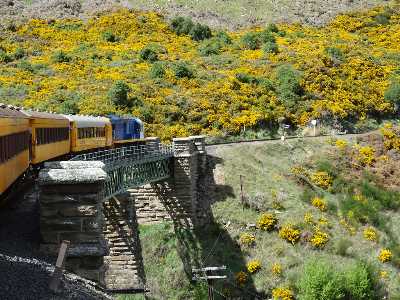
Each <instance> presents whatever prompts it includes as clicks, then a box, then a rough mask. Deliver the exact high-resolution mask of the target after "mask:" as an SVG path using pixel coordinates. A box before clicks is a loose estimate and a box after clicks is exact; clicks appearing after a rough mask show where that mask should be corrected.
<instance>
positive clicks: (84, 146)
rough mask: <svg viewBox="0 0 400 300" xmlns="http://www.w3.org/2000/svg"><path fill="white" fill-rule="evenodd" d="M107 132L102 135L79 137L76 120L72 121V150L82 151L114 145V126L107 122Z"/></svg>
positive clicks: (105, 127)
mask: <svg viewBox="0 0 400 300" xmlns="http://www.w3.org/2000/svg"><path fill="white" fill-rule="evenodd" d="M103 128H104V129H105V134H104V136H102V137H89V138H78V136H79V135H78V127H77V123H76V122H71V151H72V152H82V151H86V150H90V149H96V148H107V147H110V146H112V143H113V140H112V126H111V124H110V123H105V124H104V127H103Z"/></svg>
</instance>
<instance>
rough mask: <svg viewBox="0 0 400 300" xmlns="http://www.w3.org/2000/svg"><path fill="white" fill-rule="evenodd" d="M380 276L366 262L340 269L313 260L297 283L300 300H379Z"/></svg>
mask: <svg viewBox="0 0 400 300" xmlns="http://www.w3.org/2000/svg"><path fill="white" fill-rule="evenodd" d="M376 277H377V276H376V274H375V272H374V271H373V269H372V268H371V267H370V266H368V265H367V264H365V263H363V262H356V263H353V264H352V265H350V266H348V267H346V268H338V267H337V266H335V265H334V263H333V262H327V261H325V260H316V259H315V260H312V261H309V262H307V263H306V265H305V268H304V272H303V273H302V276H301V277H300V279H299V280H298V282H297V288H298V290H299V293H298V299H299V300H339V299H343V300H350V299H351V300H373V299H379V296H378V292H379V288H378V283H377V279H375V278H376Z"/></svg>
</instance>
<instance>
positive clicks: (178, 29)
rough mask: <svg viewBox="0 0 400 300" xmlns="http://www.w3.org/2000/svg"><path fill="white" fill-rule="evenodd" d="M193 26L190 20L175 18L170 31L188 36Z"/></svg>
mask: <svg viewBox="0 0 400 300" xmlns="http://www.w3.org/2000/svg"><path fill="white" fill-rule="evenodd" d="M193 26H194V23H193V22H192V20H191V19H190V18H184V17H176V18H174V19H172V21H171V29H172V31H173V32H175V33H176V34H177V35H184V34H189V32H190V31H191V30H192V28H193Z"/></svg>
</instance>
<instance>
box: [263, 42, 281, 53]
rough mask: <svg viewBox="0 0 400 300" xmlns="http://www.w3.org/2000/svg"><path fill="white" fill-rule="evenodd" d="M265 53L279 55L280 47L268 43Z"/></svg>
mask: <svg viewBox="0 0 400 300" xmlns="http://www.w3.org/2000/svg"><path fill="white" fill-rule="evenodd" d="M263 51H264V52H265V53H275V54H276V53H278V45H277V44H276V43H275V42H266V43H265V44H264V46H263Z"/></svg>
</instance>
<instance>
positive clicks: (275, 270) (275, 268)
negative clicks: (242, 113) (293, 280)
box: [271, 263, 282, 276]
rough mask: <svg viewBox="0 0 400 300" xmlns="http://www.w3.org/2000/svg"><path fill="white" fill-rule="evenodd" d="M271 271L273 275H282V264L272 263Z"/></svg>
mask: <svg viewBox="0 0 400 300" xmlns="http://www.w3.org/2000/svg"><path fill="white" fill-rule="evenodd" d="M271 273H272V274H273V275H275V276H281V275H282V266H281V264H279V263H274V264H273V265H272V267H271Z"/></svg>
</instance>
